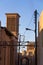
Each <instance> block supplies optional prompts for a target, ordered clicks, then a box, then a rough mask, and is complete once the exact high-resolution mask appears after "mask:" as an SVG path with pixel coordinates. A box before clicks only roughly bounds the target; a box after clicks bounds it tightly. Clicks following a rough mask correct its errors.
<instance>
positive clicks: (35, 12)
mask: <svg viewBox="0 0 43 65" xmlns="http://www.w3.org/2000/svg"><path fill="white" fill-rule="evenodd" d="M34 16H35V65H37V10H35V11H34Z"/></svg>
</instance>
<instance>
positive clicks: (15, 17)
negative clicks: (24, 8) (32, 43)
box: [6, 13, 20, 37]
mask: <svg viewBox="0 0 43 65" xmlns="http://www.w3.org/2000/svg"><path fill="white" fill-rule="evenodd" d="M6 17H7V18H6V22H7V23H6V27H7V29H8V30H9V31H10V32H11V33H13V34H14V35H15V36H16V37H17V36H18V32H19V17H20V16H19V14H18V13H6Z"/></svg>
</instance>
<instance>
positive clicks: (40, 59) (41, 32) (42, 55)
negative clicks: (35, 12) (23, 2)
mask: <svg viewBox="0 0 43 65" xmlns="http://www.w3.org/2000/svg"><path fill="white" fill-rule="evenodd" d="M38 28H39V29H38V43H37V65H43V11H42V12H41V14H40V18H39V26H38Z"/></svg>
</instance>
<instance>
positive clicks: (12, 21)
mask: <svg viewBox="0 0 43 65" xmlns="http://www.w3.org/2000/svg"><path fill="white" fill-rule="evenodd" d="M19 17H20V16H19V14H18V13H6V27H1V25H0V65H16V64H17V63H16V61H17V46H16V45H17V43H18V33H19Z"/></svg>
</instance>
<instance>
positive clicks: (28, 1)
mask: <svg viewBox="0 0 43 65" xmlns="http://www.w3.org/2000/svg"><path fill="white" fill-rule="evenodd" d="M35 9H37V11H38V13H39V14H40V12H41V11H42V10H43V0H0V20H1V23H2V26H6V16H5V13H19V15H20V16H21V17H20V23H19V24H20V25H19V33H20V34H24V35H25V40H29V41H34V32H32V31H26V30H25V28H26V27H28V28H31V29H34V15H33V14H34V10H35Z"/></svg>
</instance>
